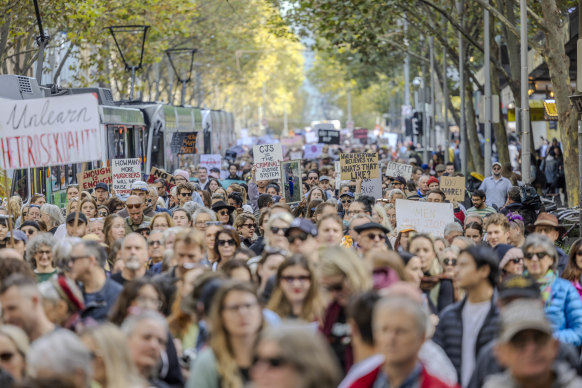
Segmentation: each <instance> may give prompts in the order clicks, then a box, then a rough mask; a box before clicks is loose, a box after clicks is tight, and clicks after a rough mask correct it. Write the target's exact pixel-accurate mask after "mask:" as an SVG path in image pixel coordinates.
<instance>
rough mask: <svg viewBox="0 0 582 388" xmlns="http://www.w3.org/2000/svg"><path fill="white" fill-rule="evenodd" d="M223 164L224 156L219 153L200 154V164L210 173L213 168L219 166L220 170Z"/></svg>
mask: <svg viewBox="0 0 582 388" xmlns="http://www.w3.org/2000/svg"><path fill="white" fill-rule="evenodd" d="M221 164H222V157H221V156H220V155H219V154H203V155H200V166H203V167H206V169H207V170H208V173H209V174H210V169H211V168H217V169H219V170H220V166H221Z"/></svg>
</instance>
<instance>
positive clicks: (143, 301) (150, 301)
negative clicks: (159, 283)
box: [136, 296, 162, 309]
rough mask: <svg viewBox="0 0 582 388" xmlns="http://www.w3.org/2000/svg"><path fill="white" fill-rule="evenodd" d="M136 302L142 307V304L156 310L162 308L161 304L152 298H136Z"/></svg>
mask: <svg viewBox="0 0 582 388" xmlns="http://www.w3.org/2000/svg"><path fill="white" fill-rule="evenodd" d="M136 301H137V302H138V303H140V304H142V305H144V304H146V303H147V304H150V305H151V306H156V308H158V309H159V308H160V307H162V302H161V301H160V300H159V299H154V298H146V297H145V296H138V297H137V298H136Z"/></svg>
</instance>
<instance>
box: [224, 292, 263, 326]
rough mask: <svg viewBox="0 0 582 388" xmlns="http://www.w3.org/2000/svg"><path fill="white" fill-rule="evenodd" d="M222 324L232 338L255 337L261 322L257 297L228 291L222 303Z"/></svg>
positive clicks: (261, 316)
mask: <svg viewBox="0 0 582 388" xmlns="http://www.w3.org/2000/svg"><path fill="white" fill-rule="evenodd" d="M221 314H222V322H223V325H224V329H225V330H226V332H227V333H228V334H229V335H230V336H232V337H248V336H252V335H256V334H257V333H258V332H259V330H260V328H261V323H262V321H263V315H262V311H261V307H260V305H259V301H258V300H257V297H256V296H255V295H253V294H251V293H248V292H246V291H238V290H233V291H230V292H229V293H228V294H227V295H226V297H225V298H224V301H223V303H222V313H221Z"/></svg>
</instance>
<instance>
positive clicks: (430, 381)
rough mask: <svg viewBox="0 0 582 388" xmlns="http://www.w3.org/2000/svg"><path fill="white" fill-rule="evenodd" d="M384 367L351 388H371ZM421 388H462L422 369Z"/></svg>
mask: <svg viewBox="0 0 582 388" xmlns="http://www.w3.org/2000/svg"><path fill="white" fill-rule="evenodd" d="M381 368H382V366H379V367H378V368H376V369H374V370H373V371H371V372H370V373H368V374H366V375H364V376H362V377H360V378H359V379H358V380H356V381H354V382H353V383H352V385H350V388H371V387H372V386H373V385H374V382H375V381H376V379H377V378H378V374H379V373H380V370H381ZM420 380H421V382H420V388H460V387H459V385H458V384H455V385H450V384H447V383H445V382H443V381H441V380H440V379H438V378H437V377H434V376H433V375H431V374H430V373H428V372H427V371H426V369H425V368H424V367H422V373H421V374H420Z"/></svg>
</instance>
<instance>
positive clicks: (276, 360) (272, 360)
mask: <svg viewBox="0 0 582 388" xmlns="http://www.w3.org/2000/svg"><path fill="white" fill-rule="evenodd" d="M258 364H265V365H268V366H269V368H279V367H281V366H284V365H286V364H287V360H284V359H283V358H281V357H255V358H254V359H253V365H258Z"/></svg>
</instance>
